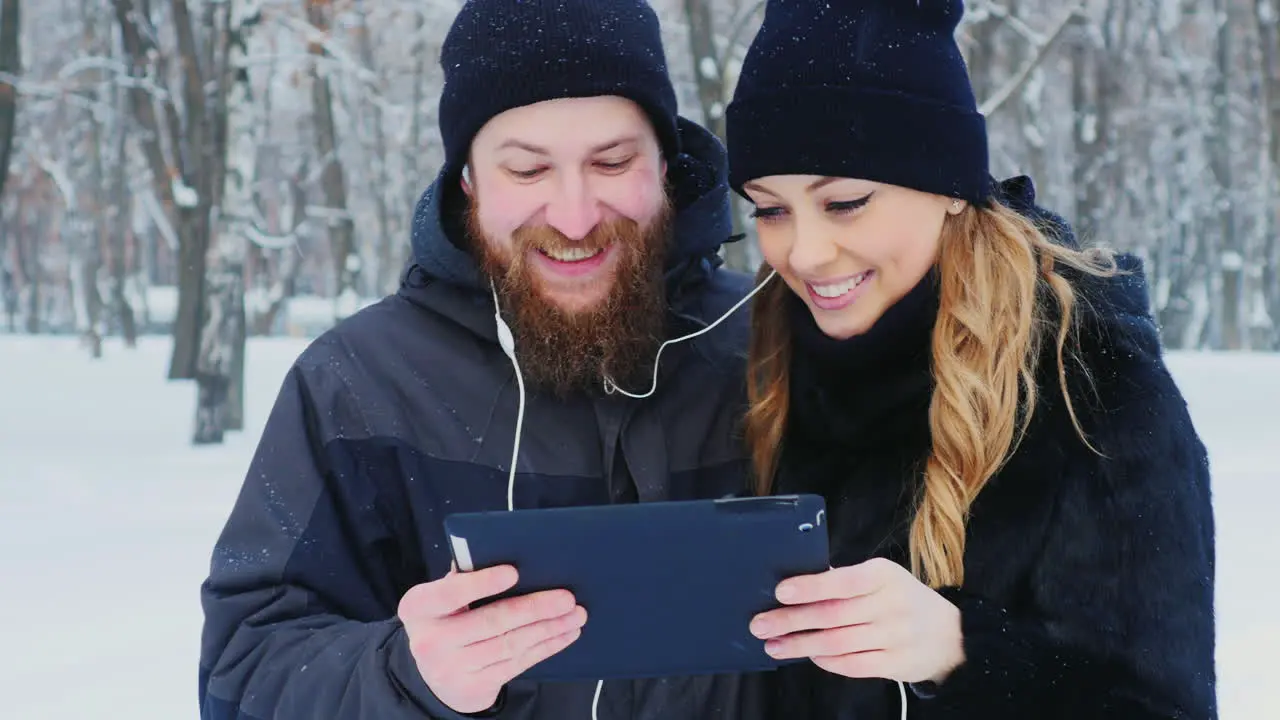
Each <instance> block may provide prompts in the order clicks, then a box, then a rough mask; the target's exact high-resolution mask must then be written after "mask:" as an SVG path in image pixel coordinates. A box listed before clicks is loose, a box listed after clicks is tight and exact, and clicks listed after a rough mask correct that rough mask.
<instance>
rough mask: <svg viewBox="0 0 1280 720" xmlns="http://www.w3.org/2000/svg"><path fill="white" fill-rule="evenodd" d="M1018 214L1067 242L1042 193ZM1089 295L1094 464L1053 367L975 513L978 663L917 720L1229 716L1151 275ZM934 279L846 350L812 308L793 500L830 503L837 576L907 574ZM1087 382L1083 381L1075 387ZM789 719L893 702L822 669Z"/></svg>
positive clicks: (1086, 359) (791, 704) (801, 337)
mask: <svg viewBox="0 0 1280 720" xmlns="http://www.w3.org/2000/svg"><path fill="white" fill-rule="evenodd" d="M1001 194H1002V195H1003V200H1004V202H1005V203H1006V204H1008V205H1011V206H1013V207H1015V208H1016V209H1018V210H1019V211H1020V212H1023V213H1025V214H1028V215H1029V216H1031V217H1033V218H1034V219H1036V220H1037V222H1039V223H1040V224H1041V225H1042V227H1044V228H1046V229H1048V230H1050V231H1052V232H1054V233H1055V234H1056V235H1057V237H1059V238H1060V239H1061V241H1062V242H1069V243H1074V239H1073V238H1071V236H1070V231H1069V230H1068V229H1067V228H1066V226H1065V223H1063V222H1062V221H1061V219H1060V218H1057V217H1056V216H1053V215H1051V214H1049V213H1047V212H1046V211H1044V210H1042V209H1040V208H1037V207H1036V206H1035V205H1034V190H1033V188H1032V186H1031V184H1030V181H1029V180H1028V179H1026V178H1016V179H1014V180H1010V181H1006V182H1005V183H1003V184H1002V186H1001ZM1122 266H1124V267H1127V268H1128V269H1129V270H1130V271H1132V272H1131V273H1130V274H1128V275H1126V276H1123V277H1120V278H1116V279H1112V280H1107V281H1098V280H1093V281H1091V282H1090V283H1087V284H1085V285H1084V286H1082V291H1083V293H1084V295H1085V297H1086V298H1087V299H1088V301H1089V304H1090V305H1091V306H1092V307H1091V308H1084V307H1082V308H1081V312H1082V313H1084V321H1083V324H1082V326H1081V328H1082V329H1081V333H1080V337H1079V356H1080V358H1081V361H1082V362H1083V364H1085V365H1086V366H1087V367H1088V370H1089V372H1090V374H1091V375H1092V378H1093V389H1092V390H1091V389H1090V388H1089V386H1088V384H1087V383H1086V382H1084V381H1083V380H1082V379H1081V375H1079V374H1076V375H1074V376H1072V379H1071V382H1070V392H1071V394H1072V398H1073V402H1074V403H1075V407H1076V410H1077V412H1078V413H1080V417H1081V421H1082V425H1083V427H1084V429H1085V431H1086V432H1087V433H1088V435H1089V437H1090V440H1091V442H1092V443H1093V444H1094V446H1095V447H1096V448H1098V449H1099V450H1100V451H1101V452H1102V453H1104V454H1105V458H1102V457H1099V456H1097V455H1095V454H1094V453H1093V452H1092V451H1090V450H1089V449H1088V448H1087V447H1085V446H1084V445H1083V444H1082V443H1081V442H1080V440H1079V438H1078V436H1077V435H1076V433H1075V430H1074V429H1073V427H1072V425H1071V422H1070V419H1069V417H1068V414H1067V411H1066V408H1065V406H1064V403H1063V402H1062V394H1061V392H1059V391H1058V389H1057V388H1058V385H1057V382H1056V364H1055V362H1056V361H1055V359H1054V356H1053V354H1052V351H1050V352H1049V353H1048V354H1047V355H1046V357H1045V359H1044V360H1043V361H1042V363H1041V372H1040V375H1041V378H1042V379H1041V382H1040V395H1041V399H1040V401H1039V403H1038V405H1037V409H1036V411H1035V414H1034V416H1033V420H1032V426H1031V428H1030V431H1029V433H1028V435H1027V437H1026V438H1025V440H1024V441H1023V443H1022V444H1021V445H1020V446H1019V449H1018V450H1017V452H1016V453H1015V454H1014V456H1013V457H1012V458H1011V460H1010V462H1009V464H1008V465H1007V466H1006V467H1005V468H1004V469H1003V470H1002V471H1001V472H1000V473H999V474H998V475H997V476H996V477H995V478H993V479H992V480H991V482H989V483H988V484H987V486H986V487H985V488H984V489H983V490H982V492H981V493H980V494H979V496H978V497H977V499H976V501H975V503H974V505H973V507H972V515H971V519H970V522H969V527H968V536H967V538H968V539H967V549H966V553H965V573H966V576H965V581H964V583H963V587H959V588H945V589H943V590H942V594H943V595H944V596H945V597H947V598H948V599H949V600H951V601H952V602H953V603H954V604H955V605H956V606H958V607H959V608H960V610H961V618H962V620H961V624H962V628H963V633H964V649H965V655H966V658H967V660H966V662H965V664H964V665H962V666H961V667H960V668H959V669H957V670H956V671H955V672H954V673H953V674H952V675H951V676H950V677H949V678H948V679H947V681H946V682H945V683H943V684H942V685H941V686H940V687H938V688H929V689H928V690H924V689H921V688H915V687H912V688H910V689H909V690H908V692H907V697H908V717H909V718H911V720H970V719H972V720H979V719H981V720H1004V719H1006V718H1008V719H1013V718H1018V719H1019V720H1021V719H1022V718H1045V719H1057V718H1061V719H1062V720H1067V719H1068V718H1069V719H1071V720H1109V719H1115V720H1155V719H1156V718H1160V719H1162V720H1163V719H1170V718H1194V719H1196V720H1202V719H1209V718H1216V717H1217V703H1216V698H1215V673H1214V616H1213V588H1214V526H1213V512H1212V507H1211V503H1210V487H1209V468H1208V462H1207V459H1206V453H1205V449H1204V447H1203V446H1202V444H1201V442H1200V440H1199V438H1198V437H1197V435H1196V432H1195V429H1194V428H1193V426H1192V422H1191V419H1190V417H1189V416H1188V413H1187V408H1186V405H1185V403H1184V401H1183V399H1182V396H1181V394H1180V393H1179V391H1178V388H1177V387H1176V385H1175V383H1174V380H1173V379H1172V378H1171V377H1170V375H1169V372H1168V371H1167V369H1166V367H1165V365H1164V362H1163V360H1162V358H1161V348H1160V344H1159V338H1158V335H1157V331H1156V328H1155V326H1154V323H1153V321H1152V319H1151V317H1150V315H1149V313H1148V302H1147V293H1146V287H1145V282H1144V280H1143V279H1142V275H1141V267H1140V265H1137V261H1136V260H1135V259H1133V258H1125V259H1124V260H1123V262H1122ZM936 309H937V295H936V290H935V289H934V285H933V282H932V281H931V279H926V281H925V282H923V283H922V284H921V286H920V287H918V288H917V289H916V290H915V291H913V292H912V293H911V294H909V295H908V296H907V297H906V298H904V299H903V300H902V301H901V302H899V303H898V304H897V305H895V306H894V307H893V308H892V309H891V310H890V311H889V312H888V313H887V314H886V315H885V317H884V318H883V319H882V320H881V321H880V322H878V323H877V324H876V326H875V327H874V328H873V329H872V331H871V332H870V333H868V334H867V335H864V336H861V337H859V338H854V339H853V340H851V341H845V342H834V341H831V340H829V339H828V338H826V337H825V336H823V335H822V334H821V333H820V331H818V330H817V328H816V326H815V325H814V323H813V321H812V318H811V317H810V315H809V313H808V311H807V310H806V309H805V308H804V306H803V304H801V303H800V302H799V300H798V299H797V300H796V301H795V307H794V308H793V315H792V318H793V327H794V333H793V334H794V335H795V336H796V337H795V345H794V350H793V360H792V363H793V370H792V378H793V379H792V414H791V416H790V420H789V427H788V432H787V434H786V437H785V440H784V450H783V456H782V460H781V467H780V476H779V490H780V491H782V492H796V491H810V492H820V493H822V494H823V495H824V496H825V497H826V499H827V502H828V506H829V517H830V526H829V531H830V533H831V542H832V555H833V557H832V564H833V565H834V566H837V567H839V566H844V565H852V564H857V563H860V562H862V561H864V560H867V559H868V558H871V557H876V556H880V557H887V558H890V559H892V560H895V561H897V562H899V563H901V564H903V565H908V566H909V561H908V556H907V537H908V529H909V525H910V517H911V509H912V500H913V497H914V494H915V491H916V489H917V488H918V486H919V482H920V476H921V471H922V467H923V464H922V460H923V458H924V457H925V455H926V454H927V452H928V448H929V432H928V418H927V408H928V404H929V393H930V390H931V387H932V380H931V376H930V370H929V355H928V353H929V334H930V331H931V329H932V325H933V320H934V317H935V316H936ZM1071 367H1072V366H1071V365H1068V368H1069V370H1070V368H1071ZM779 680H780V687H781V688H782V693H781V695H780V698H781V701H782V703H783V704H784V705H783V712H784V715H786V716H788V717H796V718H842V719H849V720H890V719H896V718H898V717H899V713H900V707H899V705H900V701H899V698H898V687H897V685H896V684H894V683H892V682H890V681H885V680H852V679H848V678H843V677H839V676H836V675H832V674H829V673H827V672H825V671H823V670H821V669H819V668H817V667H816V666H814V665H812V664H811V663H801V664H798V665H794V666H789V667H787V668H784V669H783V670H781V671H779Z"/></svg>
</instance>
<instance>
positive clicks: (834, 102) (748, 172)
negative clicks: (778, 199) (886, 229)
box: [726, 0, 990, 204]
mask: <svg viewBox="0 0 1280 720" xmlns="http://www.w3.org/2000/svg"><path fill="white" fill-rule="evenodd" d="M963 14H964V2H963V0H828V1H826V2H823V1H820V0H769V2H768V5H767V6H766V7H765V16H764V21H763V24H762V25H761V27H760V32H759V34H757V35H756V38H755V40H754V41H753V42H752V44H751V47H750V49H749V50H748V51H747V56H746V59H745V60H744V62H743V66H742V73H741V75H740V77H739V79H738V84H737V88H736V89H735V91H734V98H733V102H731V103H730V105H729V108H728V110H727V115H726V122H727V136H728V137H727V144H728V150H729V181H730V183H731V185H732V186H733V188H734V190H736V191H737V192H738V193H740V194H741V193H742V186H743V184H744V183H746V182H748V181H750V180H752V179H754V178H760V177H765V176H768V175H825V176H832V177H852V178H860V179H864V180H872V181H875V182H883V183H887V184H891V185H900V186H903V187H909V188H913V189H916V190H920V191H923V192H930V193H935V194H938V195H945V196H949V197H955V198H961V199H964V200H968V201H970V202H973V203H975V204H981V203H982V202H983V201H985V200H986V198H987V197H988V194H989V191H990V176H989V174H988V169H987V164H988V160H987V133H986V121H985V119H984V118H983V116H982V115H981V114H980V113H979V112H978V109H977V103H976V102H975V100H974V96H973V88H972V87H971V86H970V83H969V74H968V69H967V68H966V67H965V63H964V59H963V57H962V56H961V54H960V49H959V47H958V46H957V45H956V42H955V37H954V34H955V29H956V26H957V25H959V23H960V18H961V16H962V15H963Z"/></svg>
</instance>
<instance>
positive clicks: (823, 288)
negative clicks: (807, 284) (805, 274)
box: [811, 272, 871, 298]
mask: <svg viewBox="0 0 1280 720" xmlns="http://www.w3.org/2000/svg"><path fill="white" fill-rule="evenodd" d="M870 274H871V273H870V272H864V273H859V274H857V275H854V276H853V277H851V278H849V279H848V280H845V281H844V282H842V283H837V284H835V285H812V286H811V287H812V288H813V291H814V292H815V293H817V295H818V296H819V297H824V298H838V297H840V296H841V295H843V294H845V293H847V292H849V291H850V290H852V289H854V288H856V287H858V286H859V285H861V284H862V281H864V280H866V279H867V277H868V276H869V275H870Z"/></svg>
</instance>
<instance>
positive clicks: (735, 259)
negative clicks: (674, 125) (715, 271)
mask: <svg viewBox="0 0 1280 720" xmlns="http://www.w3.org/2000/svg"><path fill="white" fill-rule="evenodd" d="M684 15H685V21H686V23H688V26H689V56H690V59H691V60H692V62H693V76H694V78H695V81H696V83H697V87H698V104H699V105H701V106H702V121H703V125H704V126H705V127H706V128H707V129H708V130H710V131H711V132H712V133H714V134H715V136H716V137H718V138H720V141H721V142H724V141H725V114H724V112H725V104H726V102H727V101H726V99H725V68H724V64H723V61H722V59H721V54H720V53H719V52H718V51H717V50H716V43H715V31H716V28H715V19H714V16H713V14H712V12H711V1H710V0H684ZM729 202H730V206H731V213H730V215H731V216H732V219H733V230H732V232H733V234H734V235H739V234H741V233H742V215H743V213H742V208H741V206H740V205H739V202H740V200H739V198H738V196H737V194H736V193H733V194H731V196H730V198H729ZM724 262H725V265H726V266H728V267H730V268H733V269H735V270H743V271H748V272H749V271H751V270H752V269H753V268H752V267H751V265H752V262H751V256H750V253H749V252H748V248H747V243H745V242H734V243H728V244H726V245H725V246H724Z"/></svg>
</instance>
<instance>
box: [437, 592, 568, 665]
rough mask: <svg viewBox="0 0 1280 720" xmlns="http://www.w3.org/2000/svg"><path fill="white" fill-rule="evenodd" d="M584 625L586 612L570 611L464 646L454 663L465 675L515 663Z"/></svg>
mask: <svg viewBox="0 0 1280 720" xmlns="http://www.w3.org/2000/svg"><path fill="white" fill-rule="evenodd" d="M586 622H587V611H586V610H585V609H583V608H581V607H574V608H573V609H572V610H570V611H569V612H568V613H565V614H564V615H561V616H559V617H555V618H552V619H550V620H543V621H541V622H535V623H532V624H530V625H524V626H522V627H518V628H516V629H514V630H511V631H509V632H507V633H504V634H502V635H499V636H498V637H491V638H488V639H486V640H481V641H480V642H477V643H475V644H472V645H468V646H466V647H465V648H462V650H461V651H460V652H459V653H458V656H457V663H458V665H459V667H460V668H461V669H462V670H464V671H466V672H477V671H481V670H485V669H487V668H489V667H491V666H493V665H497V664H498V663H502V662H505V661H509V660H519V659H520V658H522V657H524V656H525V655H526V654H527V653H529V652H530V651H531V650H533V649H534V648H536V647H538V646H540V645H542V644H543V643H545V642H547V641H549V640H554V639H555V638H557V637H560V636H562V635H567V634H569V633H573V632H575V631H577V630H580V629H581V628H582V626H583V625H585V624H586ZM521 672H523V671H521Z"/></svg>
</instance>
